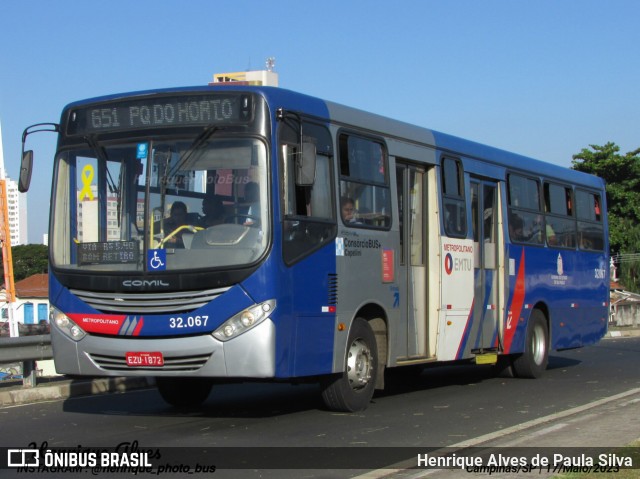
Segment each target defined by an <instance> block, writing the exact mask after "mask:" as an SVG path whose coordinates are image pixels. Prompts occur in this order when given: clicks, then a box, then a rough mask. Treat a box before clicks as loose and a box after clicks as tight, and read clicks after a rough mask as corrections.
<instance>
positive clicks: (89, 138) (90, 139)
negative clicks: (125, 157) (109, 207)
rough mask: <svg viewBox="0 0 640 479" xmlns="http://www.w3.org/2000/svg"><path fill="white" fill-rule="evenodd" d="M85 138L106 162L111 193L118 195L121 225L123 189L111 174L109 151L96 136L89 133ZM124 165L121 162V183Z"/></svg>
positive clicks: (105, 167)
mask: <svg viewBox="0 0 640 479" xmlns="http://www.w3.org/2000/svg"><path fill="white" fill-rule="evenodd" d="M84 140H85V141H86V142H87V144H88V145H89V146H90V147H91V149H92V150H93V152H94V153H95V154H96V157H97V158H98V160H100V161H102V162H103V163H104V169H105V171H106V172H107V186H108V187H109V193H111V194H115V195H116V201H117V208H118V213H117V215H118V226H120V205H121V200H120V191H121V189H120V185H116V182H115V181H114V180H113V177H112V176H111V172H110V171H109V156H108V155H107V151H106V150H105V149H104V147H102V146H101V145H100V144H99V143H98V141H97V140H96V139H95V137H94V136H91V135H87V136H85V137H84ZM122 167H123V164H122V162H121V163H120V178H119V183H121V179H122Z"/></svg>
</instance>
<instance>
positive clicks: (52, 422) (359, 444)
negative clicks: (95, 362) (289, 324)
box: [0, 338, 640, 477]
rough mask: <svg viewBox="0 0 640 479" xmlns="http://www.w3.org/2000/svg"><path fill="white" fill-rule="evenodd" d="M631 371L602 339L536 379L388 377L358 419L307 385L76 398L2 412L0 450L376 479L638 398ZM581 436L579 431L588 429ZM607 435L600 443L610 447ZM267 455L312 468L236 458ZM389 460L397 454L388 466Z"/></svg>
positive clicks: (471, 370)
mask: <svg viewBox="0 0 640 479" xmlns="http://www.w3.org/2000/svg"><path fill="white" fill-rule="evenodd" d="M638 364H640V338H619V339H611V338H609V339H605V340H603V341H601V342H600V343H599V344H598V345H596V346H592V347H588V348H583V349H578V350H572V351H565V352H559V353H557V352H554V353H552V355H551V358H550V362H549V368H548V371H547V372H546V374H545V376H544V377H543V378H541V379H538V380H522V379H508V378H499V377H495V376H494V374H493V370H492V368H490V367H488V366H482V367H478V366H469V365H452V366H440V367H435V368H428V369H426V370H424V371H422V373H419V374H414V375H412V374H406V375H401V377H396V378H394V379H395V382H396V383H397V384H396V385H395V387H394V388H393V389H392V390H390V391H385V392H384V393H380V394H377V395H376V396H375V397H374V401H373V402H372V404H371V405H370V407H369V408H368V409H367V410H366V411H364V412H361V413H355V414H343V413H332V412H328V411H326V410H324V409H323V406H322V402H321V400H320V399H319V396H318V394H319V391H318V388H317V387H315V386H313V385H301V386H290V385H286V384H239V385H223V386H218V387H215V388H214V391H213V392H212V394H211V396H210V397H209V399H208V400H207V402H206V403H205V404H204V406H203V407H202V408H201V409H199V410H193V411H189V412H181V411H177V410H175V409H172V408H171V407H169V406H168V405H166V404H165V403H164V402H163V401H162V399H161V398H160V396H159V394H158V393H157V392H156V391H155V390H152V389H142V390H137V391H131V392H127V393H124V394H106V395H93V396H88V397H74V398H69V399H66V400H57V401H50V402H43V403H36V404H28V405H23V406H15V407H7V408H2V409H0V424H1V425H2V430H3V431H11V434H2V435H0V446H4V447H26V446H28V445H29V444H37V445H42V444H43V443H45V442H46V443H47V445H48V447H76V446H78V445H81V446H83V447H105V448H106V447H115V446H116V445H118V444H122V443H133V442H134V441H137V444H138V445H139V447H140V448H141V449H145V450H146V449H154V448H176V447H187V448H192V449H188V450H186V451H187V452H188V453H189V454H191V453H194V454H197V449H196V448H219V447H232V448H235V449H230V450H229V451H231V452H232V453H233V454H237V455H238V456H240V455H243V457H245V458H246V461H247V467H248V468H249V469H250V471H244V473H243V474H240V473H239V472H238V471H235V474H234V471H231V472H229V471H227V472H228V473H229V474H227V475H222V473H221V471H218V473H217V474H216V476H214V477H303V476H304V477H353V476H357V475H360V474H363V473H365V472H366V470H367V469H377V468H378V467H379V464H378V462H379V461H378V459H379V460H384V459H385V458H382V456H384V455H385V453H384V451H390V450H393V451H397V452H398V453H400V455H402V454H404V455H406V456H410V457H412V456H413V450H414V448H418V449H424V450H429V449H432V448H442V447H450V446H456V445H459V444H464V443H468V444H475V443H474V441H475V440H476V439H477V438H481V437H484V438H488V437H494V438H498V437H500V431H504V433H505V435H506V434H507V433H510V434H512V433H513V431H516V430H517V431H519V434H520V436H519V437H520V438H522V435H523V434H524V435H525V437H526V434H527V433H526V429H527V427H529V426H522V425H523V424H525V425H537V426H538V427H539V426H540V424H548V423H549V421H552V422H553V419H549V418H554V417H563V416H562V415H563V414H564V413H565V412H566V411H568V410H574V409H575V408H581V407H585V405H588V404H591V403H595V402H597V401H603V400H604V401H607V399H606V398H609V397H611V396H615V395H623V396H624V395H625V394H626V393H627V392H628V391H633V390H635V389H637V388H640V374H639V373H638ZM627 402H629V401H627ZM631 403H633V401H631ZM638 403H640V400H638V401H637V403H635V404H638ZM625 404H626V403H625ZM609 407H610V408H612V407H613V408H614V409H613V412H612V410H611V409H610V410H609V411H608V412H607V414H615V411H616V410H617V409H615V407H614V406H611V405H610V406H609ZM635 408H636V409H635V410H634V412H633V414H634V415H635V416H636V417H637V416H638V415H639V414H638V412H639V411H638V406H635ZM628 410H629V409H627V410H625V411H628ZM587 411H588V410H587ZM587 414H589V413H588V412H587ZM536 421H538V424H536ZM581 427H582V429H585V428H588V427H589V421H585V422H583V423H582V426H581ZM519 428H520V429H519ZM618 430H620V431H622V429H621V428H620V426H618ZM522 431H525V432H524V433H523V432H522ZM598 434H601V432H599V431H598V430H594V431H593V435H595V436H597V435H598ZM615 434H616V431H615V430H614V431H613V432H612V433H611V434H609V436H608V437H609V439H611V440H612V441H613V442H616V437H615ZM628 434H629V433H628V432H625V434H624V435H623V434H620V440H621V441H625V442H626V441H627V440H628ZM631 434H633V429H632V432H631ZM637 436H638V438H640V430H638V431H637ZM573 437H574V438H576V437H578V436H575V435H574V436H573ZM585 437H586V436H585ZM543 445H544V444H543ZM560 445H562V444H560ZM566 445H572V446H580V445H581V444H580V442H578V443H577V444H566ZM265 446H269V447H279V448H295V447H304V448H307V451H310V453H309V452H308V453H307V454H308V455H309V454H310V455H309V457H306V456H305V454H301V451H302V450H298V451H296V450H295V449H281V450H279V451H281V452H282V451H284V453H285V454H286V455H290V456H291V457H292V459H291V460H292V461H294V460H295V457H296V455H299V454H301V457H299V458H298V459H301V460H308V461H309V467H310V468H312V469H314V470H313V471H307V472H305V473H304V474H301V472H302V471H300V470H294V471H281V470H264V469H260V468H259V467H257V466H260V465H262V462H260V461H259V460H257V459H256V462H254V463H253V464H252V457H251V454H252V452H250V451H249V452H248V451H246V450H244V449H243V448H247V447H265ZM314 448H323V449H314ZM345 448H353V449H351V452H349V450H347V449H345ZM361 448H368V449H361ZM391 448H395V449H391ZM401 448H406V449H405V450H403V449H401ZM258 451H259V450H258ZM344 451H347V453H345V452H344ZM362 451H364V452H366V455H367V456H369V458H370V461H369V462H370V464H369V463H367V459H366V456H365V457H364V459H363V460H359V459H358V454H360V453H361V452H362ZM327 452H329V453H336V454H337V455H339V456H340V455H341V456H344V455H345V454H346V455H347V458H349V455H351V456H352V458H355V459H354V464H356V465H361V464H362V463H363V464H362V465H363V466H365V467H363V468H359V469H358V470H350V471H347V470H344V469H334V470H333V471H327V470H321V468H323V467H324V461H328V464H330V465H334V466H335V465H336V463H335V462H332V459H331V458H329V457H327V456H326V454H327ZM233 454H231V456H233ZM234 457H235V456H234ZM209 459H210V460H212V461H213V460H214V458H211V457H210V456H209ZM218 459H220V458H219V457H218ZM398 459H399V457H398V456H396V455H394V454H391V455H389V458H388V460H390V461H394V462H396V461H397V460H398ZM279 461H280V462H276V465H278V466H279V465H282V464H283V463H284V465H286V462H287V459H286V456H285V457H284V458H280V459H279ZM274 467H275V466H274ZM247 472H250V473H251V474H247ZM387 472H388V471H387ZM382 475H384V474H382ZM105 477H106V476H105ZM202 477H204V476H202ZM368 477H381V475H378V476H368Z"/></svg>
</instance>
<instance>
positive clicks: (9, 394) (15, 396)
mask: <svg viewBox="0 0 640 479" xmlns="http://www.w3.org/2000/svg"><path fill="white" fill-rule="evenodd" d="M154 384H155V382H154V380H153V379H151V378H146V377H126V378H125V377H116V378H99V379H71V380H68V379H67V380H61V381H59V382H53V383H52V384H46V385H41V386H36V387H33V388H25V387H22V386H16V387H11V388H8V390H6V391H2V390H0V407H2V406H17V405H21V404H30V403H35V402H42V401H53V400H58V399H67V398H70V397H77V396H91V395H94V394H108V393H123V392H127V391H132V390H134V389H144V388H149V387H153V386H154Z"/></svg>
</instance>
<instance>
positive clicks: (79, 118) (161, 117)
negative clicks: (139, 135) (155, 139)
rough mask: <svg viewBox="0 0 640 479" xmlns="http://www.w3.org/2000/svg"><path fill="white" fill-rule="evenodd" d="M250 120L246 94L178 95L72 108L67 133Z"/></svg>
mask: <svg viewBox="0 0 640 479" xmlns="http://www.w3.org/2000/svg"><path fill="white" fill-rule="evenodd" d="M250 119H251V101H250V97H249V96H248V95H219V94H218V95H197V96H194V95H191V96H177V97H164V98H156V99H145V100H129V101H120V102H114V103H107V104H103V105H100V106H96V107H87V108H78V109H75V110H73V111H72V112H71V114H70V117H69V124H68V127H67V133H68V134H70V135H77V134H86V133H89V132H106V131H118V130H127V129H136V128H157V127H167V126H196V125H211V124H228V123H246V122H247V121H249V120H250Z"/></svg>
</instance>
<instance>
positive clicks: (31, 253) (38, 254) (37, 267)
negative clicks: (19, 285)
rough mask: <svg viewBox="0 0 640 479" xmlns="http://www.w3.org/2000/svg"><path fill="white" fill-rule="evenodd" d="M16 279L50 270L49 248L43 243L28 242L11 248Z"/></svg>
mask: <svg viewBox="0 0 640 479" xmlns="http://www.w3.org/2000/svg"><path fill="white" fill-rule="evenodd" d="M11 257H12V258H13V277H14V280H15V281H20V280H23V279H25V278H28V277H29V276H31V275H34V274H38V273H47V272H48V271H49V253H48V248H47V247H46V246H45V245H42V244H28V245H21V246H14V247H13V248H11Z"/></svg>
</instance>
